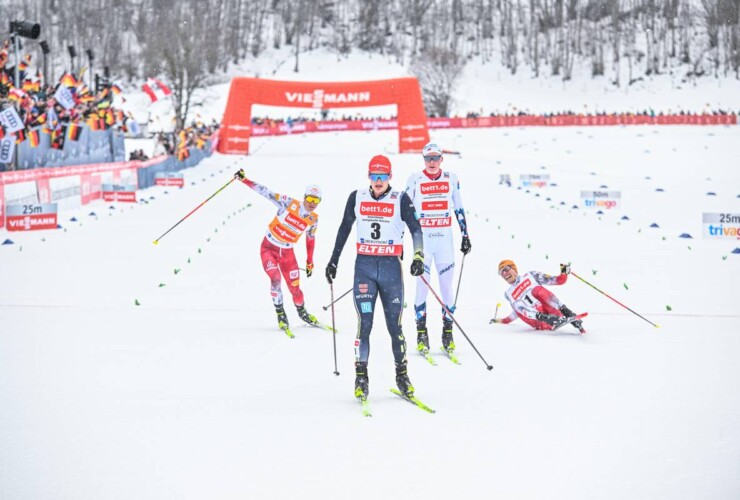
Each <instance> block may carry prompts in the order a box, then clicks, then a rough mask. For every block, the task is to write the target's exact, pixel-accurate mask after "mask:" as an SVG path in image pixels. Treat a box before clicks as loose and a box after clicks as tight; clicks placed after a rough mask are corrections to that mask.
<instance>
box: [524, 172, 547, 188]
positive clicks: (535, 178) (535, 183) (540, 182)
mask: <svg viewBox="0 0 740 500" xmlns="http://www.w3.org/2000/svg"><path fill="white" fill-rule="evenodd" d="M519 180H520V181H521V183H522V187H536V188H542V187H546V186H547V185H548V184H549V183H550V174H522V175H520V176H519Z"/></svg>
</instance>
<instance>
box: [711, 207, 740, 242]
mask: <svg viewBox="0 0 740 500" xmlns="http://www.w3.org/2000/svg"><path fill="white" fill-rule="evenodd" d="M702 222H703V224H702V226H703V230H702V235H703V236H704V238H708V239H717V238H720V239H726V240H740V214H737V213H736V214H733V213H730V212H725V213H718V214H709V213H705V214H702Z"/></svg>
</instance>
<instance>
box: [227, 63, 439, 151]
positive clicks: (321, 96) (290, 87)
mask: <svg viewBox="0 0 740 500" xmlns="http://www.w3.org/2000/svg"><path fill="white" fill-rule="evenodd" d="M254 104H262V105H266V106H285V107H291V108H315V109H322V108H332V109H334V108H360V107H363V106H385V105H389V104H395V105H396V106H397V109H398V150H399V152H401V153H418V152H420V151H421V149H422V148H423V147H424V144H426V143H427V142H429V130H428V128H427V116H426V113H425V111H424V103H423V101H422V99H421V90H420V88H419V82H418V81H417V80H416V78H394V79H391V80H371V81H365V82H289V81H282V80H263V79H261V78H245V77H237V78H234V79H232V80H231V89H230V90H229V98H228V101H227V103H226V110H225V111H224V118H223V121H222V123H221V130H220V131H219V142H218V147H217V149H218V152H219V153H226V154H247V153H249V140H250V137H251V135H252V123H251V122H252V106H253V105H254Z"/></svg>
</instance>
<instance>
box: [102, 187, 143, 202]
mask: <svg viewBox="0 0 740 500" xmlns="http://www.w3.org/2000/svg"><path fill="white" fill-rule="evenodd" d="M102 191H103V200H105V201H120V202H123V203H136V186H133V185H121V184H103V186H102Z"/></svg>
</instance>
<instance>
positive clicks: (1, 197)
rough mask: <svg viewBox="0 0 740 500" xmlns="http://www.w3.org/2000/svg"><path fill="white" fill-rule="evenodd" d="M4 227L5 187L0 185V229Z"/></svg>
mask: <svg viewBox="0 0 740 500" xmlns="http://www.w3.org/2000/svg"><path fill="white" fill-rule="evenodd" d="M4 227H5V186H4V185H2V184H0V229H2V228H4Z"/></svg>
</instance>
